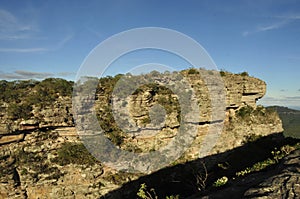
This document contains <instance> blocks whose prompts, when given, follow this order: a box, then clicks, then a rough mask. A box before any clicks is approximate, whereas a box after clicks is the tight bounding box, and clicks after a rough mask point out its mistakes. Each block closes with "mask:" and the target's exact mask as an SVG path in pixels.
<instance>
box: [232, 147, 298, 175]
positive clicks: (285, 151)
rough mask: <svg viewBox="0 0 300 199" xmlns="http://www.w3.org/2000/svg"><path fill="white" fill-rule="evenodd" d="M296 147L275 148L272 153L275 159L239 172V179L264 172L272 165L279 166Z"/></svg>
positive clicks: (269, 159) (272, 158) (258, 163)
mask: <svg viewBox="0 0 300 199" xmlns="http://www.w3.org/2000/svg"><path fill="white" fill-rule="evenodd" d="M294 147H296V146H290V145H285V146H282V147H281V148H280V150H278V149H277V148H275V149H274V150H273V151H272V152H271V154H272V156H273V157H271V158H268V159H266V160H263V161H261V162H257V163H255V164H254V165H252V166H251V167H247V168H246V169H244V170H242V171H239V172H237V173H236V176H238V177H239V176H244V175H247V174H249V173H253V172H258V171H262V170H263V169H265V168H267V167H269V166H271V165H274V164H277V163H278V162H279V160H281V159H282V158H284V157H285V156H286V155H288V154H289V153H290V152H291V151H293V150H294Z"/></svg>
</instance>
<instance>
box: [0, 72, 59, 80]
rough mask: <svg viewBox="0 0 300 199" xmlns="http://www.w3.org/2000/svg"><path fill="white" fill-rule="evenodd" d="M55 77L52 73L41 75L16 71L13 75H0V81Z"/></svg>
mask: <svg viewBox="0 0 300 199" xmlns="http://www.w3.org/2000/svg"><path fill="white" fill-rule="evenodd" d="M51 76H53V74H52V73H40V72H32V71H24V70H16V71H14V72H12V73H0V79H6V80H14V79H43V78H47V77H51Z"/></svg>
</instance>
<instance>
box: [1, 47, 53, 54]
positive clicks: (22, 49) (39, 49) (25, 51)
mask: <svg viewBox="0 0 300 199" xmlns="http://www.w3.org/2000/svg"><path fill="white" fill-rule="evenodd" d="M48 50H49V49H47V48H0V52H5V53H9V52H14V53H33V52H45V51H48Z"/></svg>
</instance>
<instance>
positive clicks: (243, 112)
mask: <svg viewBox="0 0 300 199" xmlns="http://www.w3.org/2000/svg"><path fill="white" fill-rule="evenodd" d="M252 112H253V108H252V107H251V106H249V105H247V106H244V107H242V108H240V109H239V110H238V111H237V115H238V116H239V117H241V118H243V119H244V118H246V117H248V116H250V114H251V113H252Z"/></svg>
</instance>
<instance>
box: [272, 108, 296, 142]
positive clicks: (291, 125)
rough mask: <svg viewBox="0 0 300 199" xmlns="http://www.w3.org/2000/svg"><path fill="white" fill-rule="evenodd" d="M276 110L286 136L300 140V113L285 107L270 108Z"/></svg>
mask: <svg viewBox="0 0 300 199" xmlns="http://www.w3.org/2000/svg"><path fill="white" fill-rule="evenodd" d="M267 108H268V109H273V110H276V111H277V113H278V115H279V117H280V119H281V120H282V123H283V129H284V135H285V136H287V137H294V138H300V111H299V110H294V109H291V108H288V107H283V106H269V107H267Z"/></svg>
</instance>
